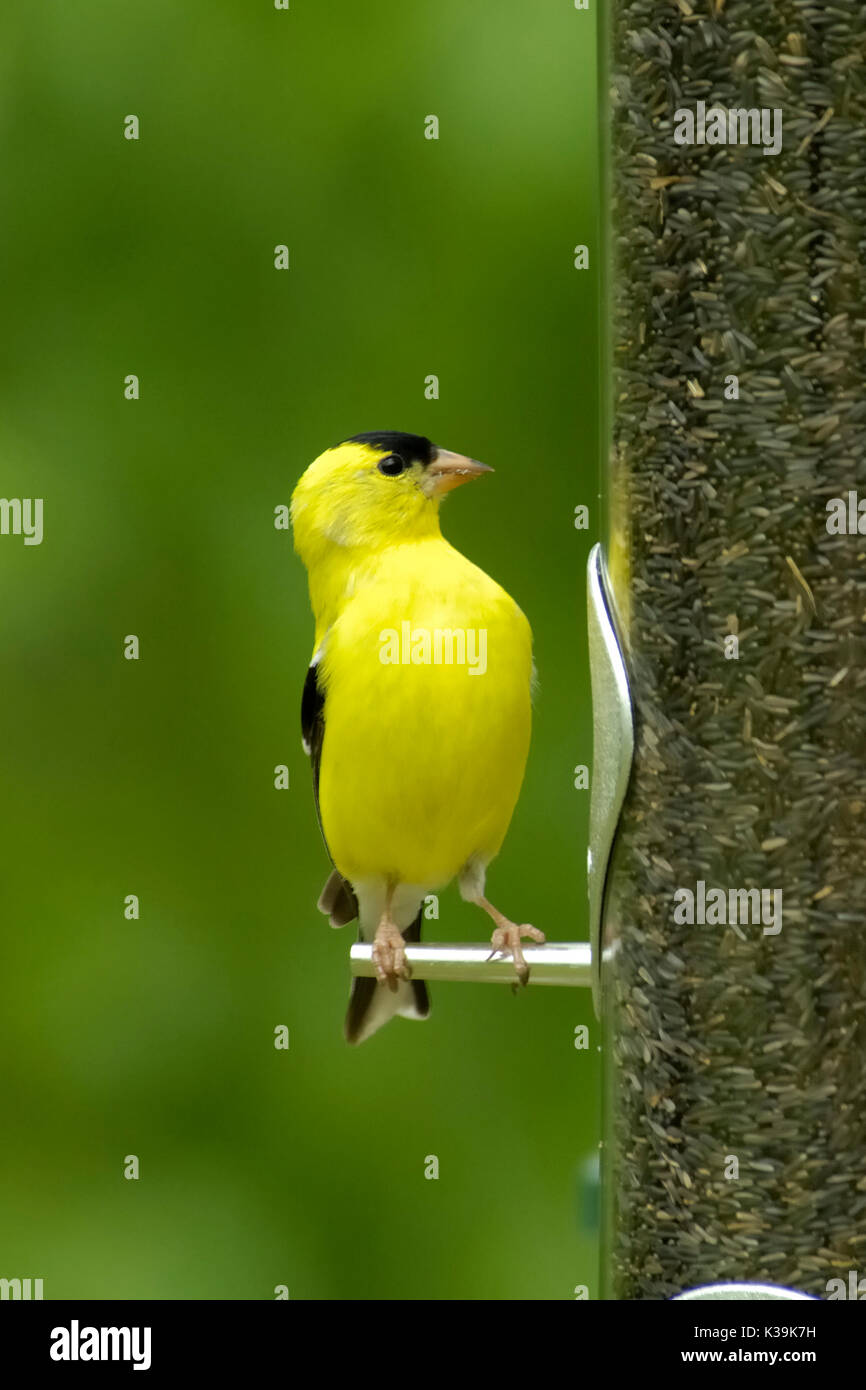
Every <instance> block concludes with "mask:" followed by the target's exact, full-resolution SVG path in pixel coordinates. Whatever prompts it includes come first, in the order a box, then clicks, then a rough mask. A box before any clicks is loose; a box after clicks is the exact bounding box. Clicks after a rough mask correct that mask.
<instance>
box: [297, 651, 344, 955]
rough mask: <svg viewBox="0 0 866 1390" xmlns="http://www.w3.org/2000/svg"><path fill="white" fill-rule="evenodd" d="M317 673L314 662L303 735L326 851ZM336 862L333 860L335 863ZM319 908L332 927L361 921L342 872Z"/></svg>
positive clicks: (320, 693) (321, 719)
mask: <svg viewBox="0 0 866 1390" xmlns="http://www.w3.org/2000/svg"><path fill="white" fill-rule="evenodd" d="M317 669H318V663H317V662H315V661H314V662H313V663H312V665H311V666H310V668H309V670H308V671H307V679H306V680H305V681H304V693H303V694H302V696H301V735H302V737H303V740H304V749H305V750H306V752H307V753H308V754H309V756H310V766H311V767H312V769H313V796H314V798H315V802H316V818H317V820H318V822H319V829H320V830H321V832H322V839H323V841H324V844H325V849H326V850H328V842H327V840H325V831H324V827H323V826H322V812H321V810H320V808H319V765H320V763H321V761H322V744H323V743H324V741H325V695H324V691H323V690H322V687H321V686H320V685H319V680H318V676H317V674H316V673H317ZM328 858H329V859H331V851H330V850H328ZM333 862H334V861H333V859H331V863H333ZM318 906H319V911H320V912H324V914H325V916H326V917H330V919H331V926H332V927H342V926H344V925H345V924H346V922H352V921H354V919H355V918H356V917H357V915H358V900H357V898H356V897H355V894H354V892H353V890H352V885H351V884H350V883H349V881H348V879H345V878H343V876H342V874H341V873H340V872H339V870H338V869H336V868H335V869H334V872H333V873H332V874H331V877H330V878H329V879H328V882H327V883H326V884H325V887H324V888H323V890H322V895H321V897H320V898H319V903H318Z"/></svg>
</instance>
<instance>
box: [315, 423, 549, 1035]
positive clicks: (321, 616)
mask: <svg viewBox="0 0 866 1390" xmlns="http://www.w3.org/2000/svg"><path fill="white" fill-rule="evenodd" d="M491 471H492V470H491V469H489V468H487V467H486V466H485V465H484V464H483V463H476V462H475V460H474V459H469V458H464V457H463V456H462V455H460V454H452V453H450V452H449V451H448V450H447V449H438V448H437V447H436V446H435V445H434V444H432V443H431V442H430V440H429V439H425V438H424V437H423V436H421V435H416V434H403V433H399V432H397V431H390V430H385V431H381V432H372V433H369V434H356V435H354V436H353V437H352V438H351V439H347V440H345V441H344V442H343V443H341V444H338V445H337V446H336V447H335V448H331V449H327V450H326V451H325V453H323V454H321V455H320V456H319V458H317V459H316V460H315V462H314V463H311V464H310V466H309V468H308V469H307V470H306V472H305V473H304V474H303V476H302V477H301V479H300V481H299V483H298V485H297V487H296V488H295V491H294V495H293V497H292V509H291V512H292V527H293V531H294V541H295V549H296V550H297V552H298V554H299V555H300V557H301V559H302V560H303V562H304V565H305V566H306V569H307V575H308V579H309V589H310V602H311V605H312V609H313V615H314V617H315V624H316V632H315V639H314V643H313V657H312V661H311V663H310V667H309V670H308V672H307V679H306V683H305V685H304V692H303V698H302V702H301V725H302V730H303V737H304V746H305V748H306V751H307V752H308V754H309V756H310V759H311V762H312V770H313V786H314V793H315V799H316V808H317V813H318V817H319V824H320V826H321V829H322V834H323V837H324V840H325V844H326V847H327V849H328V851H329V854H330V857H331V859H332V862H333V864H334V866H335V869H334V873H332V874H331V877H330V878H329V880H328V882H327V884H326V885H325V888H324V890H323V892H322V895H321V897H320V899H319V908H320V909H321V911H323V912H324V913H326V914H327V915H328V916H329V917H330V920H331V924H332V925H333V926H343V925H344V924H345V923H347V922H349V921H352V920H353V919H354V918H355V917H356V916H357V917H358V921H359V926H360V939H361V940H363V941H367V942H372V944H373V952H372V954H373V961H374V964H375V967H376V979H372V978H369V979H356V980H355V981H354V983H353V986H352V994H351V998H350V1001H349V1011H348V1014H347V1016H346V1026H345V1031H346V1037H347V1039H348V1041H349V1042H351V1043H359V1042H363V1041H364V1039H365V1038H368V1037H369V1036H370V1035H371V1034H372V1033H374V1032H375V1031H376V1029H377V1028H380V1027H381V1026H382V1024H383V1023H386V1022H387V1021H388V1019H389V1018H392V1017H393V1016H394V1015H395V1014H402V1015H403V1016H404V1017H407V1018H426V1017H427V1015H428V1013H429V1011H430V1003H429V999H428V996H427V990H426V988H425V986H424V984H423V983H422V982H420V981H412V980H411V977H410V970H409V967H408V964H407V961H406V954H405V943H406V942H407V941H409V942H412V941H418V940H419V939H420V935H421V917H422V912H423V906H424V900H425V898H426V897H427V895H428V894H430V893H433V892H437V891H438V890H440V889H442V888H444V887H445V886H446V885H447V884H448V883H450V882H451V881H452V880H453V879H455V878H456V879H457V880H458V883H459V887H460V892H461V895H462V896H463V898H464V899H465V900H467V901H468V902H472V903H477V904H478V906H479V907H482V908H483V909H484V911H485V912H487V913H488V914H489V915H490V917H491V918H492V919H493V922H494V924H495V929H494V932H493V936H492V938H491V944H492V947H493V952H492V953H496V952H504V953H510V954H511V956H512V959H513V960H514V964H515V969H516V972H517V977H518V979H519V980H520V981H521V982H522V983H525V982H526V980H527V978H528V974H529V972H528V969H527V966H526V962H525V959H524V956H523V951H522V949H521V939H522V938H523V937H529V938H531V939H532V940H533V941H539V942H541V941H544V936H543V934H542V933H541V932H540V931H539V930H538V929H537V928H536V927H533V926H529V925H526V924H517V923H514V922H511V921H509V919H508V918H507V917H504V916H503V915H502V913H501V912H499V911H497V909H496V908H495V907H494V906H493V905H492V903H490V902H488V900H487V898H486V897H485V896H484V889H485V875H486V871H487V866H488V864H489V863H490V861H491V859H493V857H494V855H496V853H497V852H498V850H499V847H500V845H501V844H502V841H503V839H504V837H505V832H506V830H507V829H508V825H509V822H510V820H511V816H512V813H513V811H514V806H515V804H516V801H517V797H518V793H519V791H520V785H521V782H522V780H523V772H524V768H525V765H526V757H527V752H528V749H529V733H530V718H531V711H530V686H531V682H532V672H533V667H532V633H531V631H530V627H529V623H528V622H527V620H526V618H525V617H524V615H523V613H522V612H521V611H520V609H519V608H518V606H517V604H516V603H515V602H514V600H513V599H512V598H510V597H509V595H508V594H507V593H506V592H505V590H504V589H501V588H500V587H499V585H498V584H496V583H495V582H494V581H493V580H492V579H491V578H490V577H489V576H488V575H487V574H485V573H484V571H483V570H481V569H479V568H478V567H477V565H473V564H472V563H471V561H469V560H467V559H466V558H465V556H463V555H461V554H460V552H459V551H457V550H455V549H454V547H453V546H451V545H449V544H448V542H447V541H446V540H444V539H443V537H442V534H441V532H440V529H439V503H440V501H441V499H442V498H443V497H444V496H445V495H446V494H447V493H449V492H451V491H452V489H454V488H456V487H459V486H460V485H461V484H462V483H465V482H468V481H469V480H470V479H471V478H477V477H480V476H481V475H482V474H484V473H489V472H491Z"/></svg>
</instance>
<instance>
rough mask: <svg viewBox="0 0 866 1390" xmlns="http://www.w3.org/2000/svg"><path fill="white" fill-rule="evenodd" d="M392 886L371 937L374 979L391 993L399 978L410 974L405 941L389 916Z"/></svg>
mask: <svg viewBox="0 0 866 1390" xmlns="http://www.w3.org/2000/svg"><path fill="white" fill-rule="evenodd" d="M393 896H394V889H393V887H391V888H389V889H388V896H387V897H386V899H385V907H384V909H383V912H382V916H381V917H380V918H379V925H378V927H377V928H376V935H375V936H374V937H373V964H374V965H375V967H376V979H377V980H378V981H379V984H380V985H387V986H388V988H389V989H390V991H391V993H392V994H395V993H396V992H397V985H398V982H399V981H400V980H408V979H409V978H410V976H411V974H412V971H411V970H410V968H409V963H408V961H407V960H406V943H405V941H404V940H403V933H402V932H401V930H400V928H399V927H398V926H397V923H396V922H395V921H393V920H392V917H391V899H392V897H393Z"/></svg>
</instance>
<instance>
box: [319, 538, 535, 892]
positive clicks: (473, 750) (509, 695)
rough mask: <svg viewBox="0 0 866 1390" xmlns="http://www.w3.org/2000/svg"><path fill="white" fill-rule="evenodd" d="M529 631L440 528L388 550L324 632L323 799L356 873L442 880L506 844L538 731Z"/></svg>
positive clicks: (326, 818) (329, 827)
mask: <svg viewBox="0 0 866 1390" xmlns="http://www.w3.org/2000/svg"><path fill="white" fill-rule="evenodd" d="M531 670H532V653H531V633H530V629H529V624H528V623H527V621H526V618H525V617H524V615H523V614H522V613H521V611H520V609H519V608H518V607H517V605H516V604H515V603H514V601H513V600H512V599H511V598H510V597H509V596H508V594H506V593H505V591H504V590H503V589H501V588H500V587H499V585H498V584H496V583H495V582H494V581H493V580H492V579H490V578H489V576H487V575H486V574H484V572H483V571H482V570H480V569H478V568H477V567H476V566H475V565H473V564H471V563H470V561H468V560H466V559H465V557H464V556H462V555H460V554H459V552H457V551H456V550H454V549H453V548H452V547H451V546H450V545H448V543H447V542H446V541H444V540H442V539H441V538H436V539H431V540H425V541H422V542H417V543H414V544H410V545H403V546H393V547H389V548H388V549H387V550H386V551H385V552H384V553H383V554H382V555H381V556H380V557H379V558H378V560H377V563H376V565H375V567H374V568H373V569H371V570H370V571H368V572H367V573H366V574H364V575H363V576H361V577H360V578H359V581H358V584H357V587H356V589H355V592H354V593H352V594H351V595H350V597H349V598H348V599H347V601H346V602H345V603H344V604H343V606H342V608H341V611H340V614H339V617H338V618H337V619H336V621H335V622H334V623H333V624H332V625H331V627H330V629H329V630H328V633H327V635H326V638H325V646H324V654H323V656H322V660H321V663H320V667H319V673H320V679H321V683H322V686H323V688H324V692H325V737H324V744H323V749H322V760H321V768H320V780H319V801H320V807H321V815H322V824H323V828H324V832H325V838H326V840H327V842H328V846H329V849H330V851H331V854H332V856H333V858H334V861H335V863H336V864H337V867H338V868H339V869H340V870H341V872H342V873H343V874H345V875H346V877H347V878H349V879H358V878H365V877H370V876H380V875H381V876H384V877H388V878H393V879H395V880H396V881H398V882H401V883H415V884H421V885H427V886H429V887H435V886H441V885H444V884H445V883H446V882H448V881H449V880H450V879H451V878H453V877H454V876H455V875H456V874H457V873H458V872H459V870H460V869H461V868H462V866H463V865H464V864H465V863H466V862H467V860H468V859H470V858H471V857H472V856H473V855H479V856H481V857H482V858H483V859H485V860H488V859H490V858H492V857H493V855H494V854H495V853H496V852H497V850H498V849H499V846H500V844H501V843H502V840H503V837H504V835H505V832H506V830H507V828H508V824H509V821H510V819H511V815H512V812H513V810H514V805H515V802H516V800H517V796H518V793H519V790H520V784H521V781H522V779H523V771H524V767H525V763H526V755H527V751H528V747H529V734H530V681H531Z"/></svg>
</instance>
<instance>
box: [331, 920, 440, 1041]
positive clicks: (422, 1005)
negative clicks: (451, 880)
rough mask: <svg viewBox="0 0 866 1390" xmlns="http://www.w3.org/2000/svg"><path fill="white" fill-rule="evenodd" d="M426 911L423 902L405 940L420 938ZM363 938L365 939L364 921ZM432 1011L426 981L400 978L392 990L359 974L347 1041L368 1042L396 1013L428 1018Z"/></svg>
mask: <svg viewBox="0 0 866 1390" xmlns="http://www.w3.org/2000/svg"><path fill="white" fill-rule="evenodd" d="M423 910H424V905H423V903H422V904H421V906H420V907H419V908H418V913H417V916H416V917H415V920H414V921H413V922H412V923H410V925H409V926H408V927H404V928H403V937H404V940H406V941H420V940H421V915H422V912H423ZM361 939H362V940H363V939H364V932H363V923H362V931H361ZM429 1012H430V997H429V995H428V993H427V986H426V985H425V984H424V982H423V980H400V981H399V983H398V985H397V988H396V990H391V989H389V987H388V986H387V985H380V984H379V982H378V980H373V979H370V978H363V977H361V976H358V977H357V978H356V979H354V980H353V981H352V993H351V994H350V996H349V1010H348V1013H347V1014H346V1041H347V1042H350V1043H362V1042H365V1041H366V1040H367V1038H369V1037H372V1035H373V1033H375V1032H376V1030H377V1029H378V1028H381V1027H382V1025H383V1023H387V1022H388V1020H389V1019H390V1018H393V1017H394V1015H395V1014H401V1015H402V1016H403V1018H426V1017H427V1015H428V1014H429Z"/></svg>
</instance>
